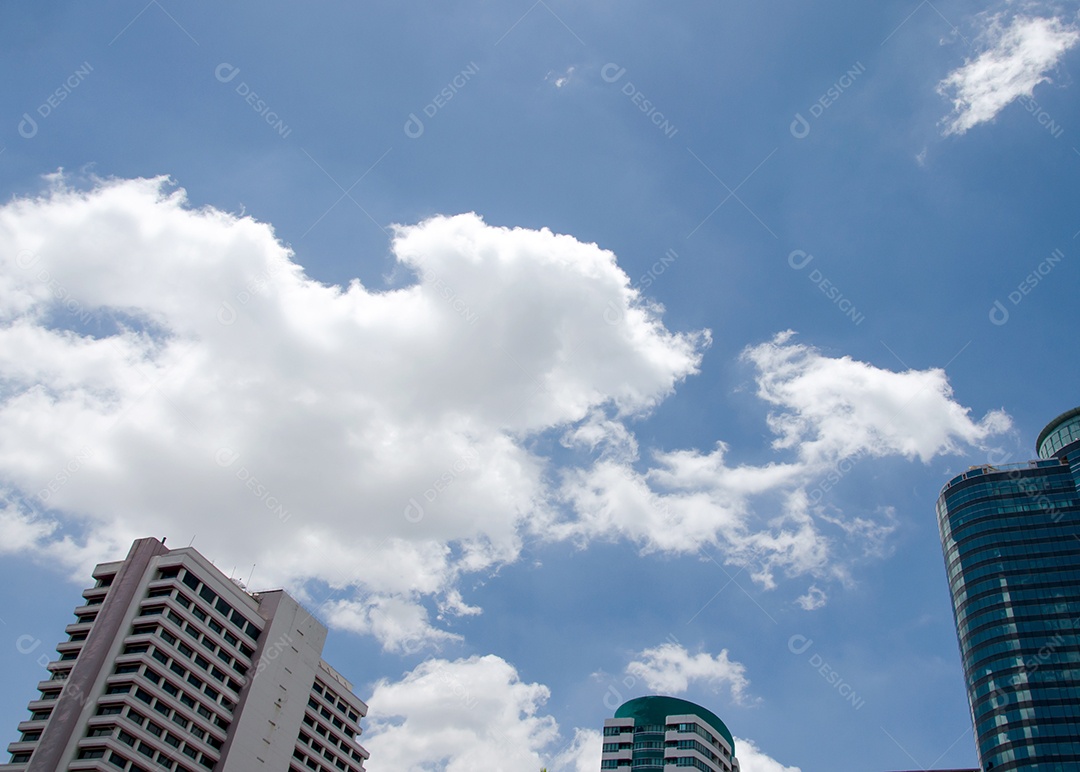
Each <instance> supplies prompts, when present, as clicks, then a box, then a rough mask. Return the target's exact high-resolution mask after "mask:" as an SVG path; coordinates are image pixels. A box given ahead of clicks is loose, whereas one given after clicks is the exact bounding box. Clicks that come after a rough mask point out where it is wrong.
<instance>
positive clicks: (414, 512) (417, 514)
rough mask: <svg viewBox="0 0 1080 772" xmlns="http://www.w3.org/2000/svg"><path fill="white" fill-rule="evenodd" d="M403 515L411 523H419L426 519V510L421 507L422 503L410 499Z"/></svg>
mask: <svg viewBox="0 0 1080 772" xmlns="http://www.w3.org/2000/svg"><path fill="white" fill-rule="evenodd" d="M402 514H403V515H405V519H406V520H408V521H409V522H410V523H419V522H420V521H421V520H423V519H424V508H423V507H422V506H420V502H419V501H417V500H416V499H409V503H408V504H406V505H405V510H404V511H403V512H402Z"/></svg>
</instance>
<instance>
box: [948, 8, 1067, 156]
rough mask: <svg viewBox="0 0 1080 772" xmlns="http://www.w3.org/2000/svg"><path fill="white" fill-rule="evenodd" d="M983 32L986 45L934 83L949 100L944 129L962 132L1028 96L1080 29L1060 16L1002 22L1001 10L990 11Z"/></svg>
mask: <svg viewBox="0 0 1080 772" xmlns="http://www.w3.org/2000/svg"><path fill="white" fill-rule="evenodd" d="M983 38H984V43H985V46H986V47H985V50H983V51H982V53H980V54H979V56H978V57H976V58H975V59H969V60H967V61H966V62H965V63H964V65H963V66H962V67H959V68H958V69H956V70H954V71H953V72H951V73H949V75H948V76H947V77H946V78H945V79H944V80H942V81H941V83H939V84H938V87H937V89H938V93H939V94H941V95H942V96H948V97H949V98H951V99H952V102H953V113H952V115H951V116H949V117H948V118H946V119H945V121H944V123H945V132H944V133H945V134H946V135H949V134H963V133H965V132H966V131H967V130H968V129H970V128H971V127H973V126H976V125H978V124H980V123H984V122H986V121H990V120H993V118H994V117H995V116H996V115H997V114H998V113H999V112H1001V111H1002V109H1004V108H1005V106H1006V105H1008V104H1009V103H1010V102H1012V101H1013V100H1014V99H1016V98H1017V97H1020V96H1031V95H1032V91H1033V90H1034V88H1035V86H1037V85H1038V84H1040V83H1042V82H1044V81H1047V80H1049V79H1050V78H1049V77H1048V76H1047V73H1048V72H1049V71H1050V70H1051V69H1053V68H1054V67H1055V66H1056V65H1057V63H1058V62H1059V61H1060V60H1061V58H1062V56H1064V54H1065V52H1066V51H1068V50H1069V49H1070V48H1072V47H1073V46H1074V45H1076V43H1077V41H1080V30H1078V29H1077V27H1076V26H1075V25H1073V24H1070V23H1068V22H1066V21H1064V20H1063V19H1061V18H1059V17H1052V18H1042V17H1032V16H1016V17H1015V18H1013V19H1012V21H1011V22H1010V23H1009V24H1008V25H1007V26H1006V25H1005V23H1004V22H1003V19H1002V14H994V15H992V16H988V17H987V18H986V30H985V33H984V35H983Z"/></svg>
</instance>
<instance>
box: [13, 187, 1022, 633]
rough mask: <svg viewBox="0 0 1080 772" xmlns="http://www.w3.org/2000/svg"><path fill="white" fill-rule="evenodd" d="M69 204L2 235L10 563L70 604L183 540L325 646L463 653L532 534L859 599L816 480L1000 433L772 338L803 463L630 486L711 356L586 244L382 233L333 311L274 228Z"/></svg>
mask: <svg viewBox="0 0 1080 772" xmlns="http://www.w3.org/2000/svg"><path fill="white" fill-rule="evenodd" d="M53 186H54V187H53V188H52V189H51V190H49V191H47V192H46V193H45V194H43V195H42V196H40V197H37V198H34V199H16V200H14V201H12V202H9V203H8V204H5V205H3V206H2V207H0V384H2V387H0V491H2V492H3V502H0V507H2V516H0V544H3V543H5V541H6V542H7V543H8V544H19V545H21V549H20V551H21V552H23V553H26V554H31V555H36V556H38V557H39V558H41V559H43V560H48V561H49V562H51V563H53V564H56V565H60V566H64V567H66V568H67V569H68V570H70V571H72V572H73V573H75V574H77V575H79V576H81V577H85V575H87V574H88V573H89V566H90V565H92V564H93V563H94V562H96V561H99V560H102V559H115V558H117V557H120V556H122V555H123V554H124V553H125V551H126V549H127V547H128V545H129V544H130V542H131V541H132V540H133V539H135V538H137V537H139V536H145V535H147V534H154V535H166V534H167V535H171V536H173V537H174V539H173V540H174V541H178V542H180V543H185V544H186V543H187V541H188V540H190V539H191V538H192V537H193V536H194V537H195V545H196V546H197V547H198V548H200V549H201V550H203V552H205V553H206V554H207V555H208V556H210V557H211V558H212V559H215V560H216V561H217V563H218V564H219V565H235V566H250V565H252V564H255V565H256V570H255V574H254V580H253V583H254V584H255V585H256V586H266V585H270V584H274V585H282V584H284V585H286V586H289V587H290V588H291V589H293V591H294V592H297V593H298V594H300V595H301V597H303V598H305V599H306V600H308V601H309V602H311V601H321V600H322V599H323V598H324V597H325V596H326V595H327V592H326V588H327V587H328V588H329V590H330V593H329V594H330V600H329V601H327V602H326V604H325V606H324V607H323V608H322V609H316V610H317V611H319V612H320V613H322V614H323V615H324V616H326V617H328V618H329V621H330V622H332V623H333V624H335V625H339V626H342V627H348V628H350V629H353V630H356V631H359V632H362V633H365V634H372V635H375V636H377V637H378V638H379V639H380V640H381V641H382V642H383V644H384V646H386V647H387V648H397V649H402V648H408V649H410V650H412V649H413V648H415V647H418V646H422V645H424V644H425V643H427V644H432V645H439V644H440V643H442V642H447V641H453V640H456V638H457V637H456V635H455V634H454V633H453V630H452V628H453V623H454V617H457V616H460V615H463V614H464V615H471V614H476V613H479V609H477V608H475V607H472V606H470V605H468V603H467V602H466V599H465V598H463V597H462V595H461V592H460V589H459V586H458V585H459V583H460V580H461V577H462V576H463V575H465V574H468V573H475V572H490V571H493V570H496V569H497V568H498V567H499V566H501V565H505V564H507V563H510V562H513V561H515V560H517V558H518V556H519V553H520V550H521V545H522V542H523V538H524V537H525V535H527V534H535V535H540V536H543V537H547V538H576V539H579V540H582V541H583V542H587V541H589V540H592V539H596V538H604V539H617V538H629V539H632V540H634V541H635V542H637V543H639V544H641V545H642V547H643V548H644V549H646V550H663V551H673V552H684V553H694V552H698V551H699V550H701V549H703V548H707V549H708V550H711V551H715V552H716V555H717V559H719V560H724V561H729V562H735V563H739V564H740V565H743V566H745V567H747V568H748V569H749V573H750V576H751V577H752V578H753V579H755V580H757V581H759V582H761V583H762V584H763V585H765V586H772V585H773V584H774V583H775V574H776V573H777V572H778V571H782V572H784V573H788V574H800V573H811V574H815V575H827V574H830V573H832V574H833V575H842V574H843V569H842V568H837V566H836V560H835V558H834V556H833V554H832V552H831V549H832V546H833V544H832V541H831V540H830V538H829V537H828V536H827V535H826V534H825V533H824V532H823V530H822V528H823V526H828V527H830V528H833V529H834V530H838V531H839V532H841V533H843V534H845V535H846V538H850V539H853V540H856V541H858V540H865V539H868V538H871V537H873V538H878V539H880V538H882V535H883V534H885V533H887V532H886V531H883V530H881V529H880V528H877V529H876V530H875V528H876V526H875V523H874V522H872V521H865V522H859V523H856V522H855V521H848V520H845V519H844V518H843V517H842V516H841V515H839V514H836V513H831V514H830V515H829V517H828V518H822V517H820V516H819V515H818V514H817V513H816V512H815V509H814V507H813V503H814V502H813V501H812V500H811V498H810V497H808V495H807V488H808V486H809V485H811V484H812V483H813V481H814V478H815V476H819V475H821V474H822V473H823V472H824V471H826V469H827V465H828V464H832V463H834V462H835V461H836V460H837V459H839V458H845V457H853V456H860V455H861V456H878V455H903V456H907V457H912V458H914V457H918V458H921V459H924V460H925V459H927V458H929V457H932V456H933V455H935V454H938V453H951V452H957V451H959V450H961V449H963V448H964V447H967V446H968V445H971V444H978V443H981V442H982V441H983V439H984V438H986V437H987V436H989V435H990V434H993V433H994V432H996V431H1000V429H1001V427H1003V426H1005V425H1007V418H1005V417H1004V416H1003V415H1001V414H997V413H993V414H990V415H988V416H987V417H985V418H984V419H983V420H982V421H979V422H975V421H972V420H971V419H970V418H969V417H968V411H967V410H966V409H965V408H963V407H961V406H960V405H958V404H957V403H956V402H954V401H953V400H952V395H951V391H950V389H949V386H948V382H947V380H946V379H945V376H944V373H942V372H941V371H939V370H928V371H924V372H917V371H910V372H907V373H892V372H889V371H886V370H881V369H878V368H874V367H872V366H870V365H868V364H864V363H860V362H855V361H853V360H851V359H849V358H846V357H845V358H830V357H826V356H824V355H822V354H821V353H820V352H818V351H816V350H814V349H813V348H811V347H808V346H804V345H799V344H795V343H793V342H792V341H791V340H790V337H791V336H790V334H788V333H785V334H783V335H780V336H777V338H776V339H775V340H773V341H771V342H769V343H765V344H762V345H760V346H755V347H751V348H749V349H747V351H746V354H745V357H746V359H747V360H748V361H750V362H752V363H753V364H754V365H755V366H756V367H757V370H758V374H757V382H758V393H759V395H760V396H761V397H762V398H763V399H764V400H766V401H767V402H768V403H769V404H770V405H772V407H773V408H774V410H773V413H772V415H770V418H769V425H770V426H771V427H772V429H773V431H774V432H776V434H777V441H776V443H775V445H776V448H777V450H778V451H781V452H782V453H785V454H787V455H789V456H790V458H788V459H787V460H784V461H776V462H773V463H769V464H765V465H761V466H753V465H744V464H736V465H732V464H730V463H729V462H728V460H727V459H728V455H729V452H730V451H729V448H728V446H727V445H726V444H725V443H723V442H718V443H717V445H716V446H715V448H714V449H713V450H712V451H710V452H707V453H703V452H700V451H697V450H694V449H686V450H670V451H665V452H655V451H654V452H652V453H650V454H648V456H647V458H646V461H647V462H648V464H650V465H651V466H650V467H648V468H645V469H644V470H640V469H638V468H636V466H635V465H637V464H639V463H640V462H639V449H638V442H637V439H636V438H635V437H634V434H633V433H632V431H631V430H630V429H629V427H628V421H630V420H633V419H634V418H635V417H637V416H640V415H643V414H646V413H648V412H649V411H650V410H651V409H652V408H653V407H655V406H656V405H657V404H659V403H660V402H661V401H662V400H664V399H665V398H667V397H668V396H669V395H670V394H671V393H672V392H673V390H674V389H675V387H676V385H677V384H678V383H679V381H680V380H681V379H683V378H686V377H687V376H689V375H692V374H694V373H695V372H697V369H698V366H699V363H700V360H701V356H702V352H703V350H704V349H705V347H706V346H707V345H708V343H709V333H708V331H700V332H696V333H672V332H670V331H668V330H667V329H666V328H665V327H664V325H663V323H662V322H661V319H660V313H661V309H659V308H658V307H655V306H651V305H649V304H648V302H647V301H646V300H645V299H644V298H642V297H641V295H640V294H639V292H638V291H637V290H636V289H634V288H633V287H631V285H630V281H629V278H628V277H627V276H626V274H625V273H624V272H623V271H622V270H621V269H620V268H619V267H618V265H617V264H616V261H615V256H614V255H613V254H612V253H610V252H608V251H605V250H603V249H600V248H599V247H597V246H596V245H595V244H584V243H582V242H579V241H577V240H576V239H574V238H572V237H570V236H565V235H556V234H553V233H551V232H550V231H548V230H546V229H545V230H539V231H537V230H527V229H522V228H514V229H510V228H501V227H494V226H489V225H486V224H485V223H484V222H483V221H482V220H481V219H480V218H479V217H477V216H476V215H473V214H467V215H459V216H456V217H435V218H432V219H431V220H428V221H425V222H423V223H420V224H418V225H412V226H399V227H397V228H396V230H395V236H394V239H393V243H392V249H393V254H394V256H395V258H396V259H397V261H398V262H399V264H400V265H401V266H402V267H403V269H404V270H405V271H406V272H407V273H408V274H409V275H410V277H413V280H412V282H411V283H408V284H405V285H404V286H397V287H394V288H390V289H382V290H371V289H368V288H366V287H364V286H363V285H362V284H361V283H360V282H358V281H354V282H352V283H351V284H350V285H349V286H347V287H338V286H326V285H323V284H320V283H319V282H317V281H314V280H312V279H311V278H309V277H307V276H305V275H304V273H303V270H302V269H301V267H300V266H299V265H297V264H296V263H295V262H294V260H293V257H294V256H293V254H292V253H291V252H290V251H289V249H288V248H287V247H285V246H284V245H282V244H281V243H280V242H279V241H278V240H277V239H276V238H275V236H274V233H273V231H272V230H271V229H270V227H269V226H267V225H265V224H262V223H258V222H256V221H255V220H253V219H251V218H250V217H241V216H236V215H232V214H229V213H225V212H221V211H218V210H214V209H212V208H204V209H199V210H195V209H192V208H191V207H190V206H188V204H187V202H186V200H185V197H184V194H183V191H172V192H170V191H169V186H168V183H167V181H166V180H164V179H154V180H118V181H108V182H97V183H95V184H94V186H93V187H92V188H91V189H89V190H86V191H76V190H72V189H68V188H66V187H64V183H63V180H62V179H54V180H53ZM542 436H543V437H546V438H553V437H560V438H561V439H562V442H563V444H564V445H565V446H566V447H567V448H569V449H570V451H571V452H570V453H568V454H565V455H569V456H572V458H573V460H572V462H566V461H562V462H560V463H559V464H557V463H556V462H555V461H553V460H552V458H549V457H547V456H544V455H541V451H540V450H537V448H543V447H545V443H542V442H541V443H538V442H534V440H535V439H536V438H539V437H542ZM582 457H584V458H585V459H586V460H585V461H581V458H582ZM573 464H578V465H577V466H575V465H573ZM837 526H839V528H837ZM710 557H712V554H710ZM312 579H314V580H318V581H319V582H320V584H319V585H318V586H319V588H320V589H319V591H318V594H317V595H315V594H313V595H312V597H308V596H306V595H305V594H304V590H305V584H306V583H307V581H308V580H312ZM433 612H437V614H438V619H437V620H435V621H433V620H432V613H433Z"/></svg>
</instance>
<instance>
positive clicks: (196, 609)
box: [139, 590, 255, 659]
mask: <svg viewBox="0 0 1080 772" xmlns="http://www.w3.org/2000/svg"><path fill="white" fill-rule="evenodd" d="M170 592H176V591H175V590H170ZM159 597H160V596H159ZM173 600H174V601H175V602H176V603H177V605H179V606H183V607H184V608H185V609H187V610H188V611H190V612H191V615H192V616H193V617H195V618H196V619H198V620H199V621H200V622H203V623H205V624H206V626H207V627H209V628H210V629H211V630H212V631H213V632H214V633H216V634H217V635H219V636H220V637H221V638H222V639H223V640H224V641H225V642H226V643H227V644H229V645H230V646H232V647H233V648H234V649H237V650H238V651H239V652H240V653H241V654H243V655H244V656H245V657H247V658H248V659H251V656H252V655H253V654H254V653H255V650H254V649H253V648H252V647H251V646H248V645H247V644H246V643H243V642H242V641H241V640H240V639H239V638H237V637H236V636H235V635H234V634H233V633H232V632H230V631H229V630H227V629H225V627H224V626H223V625H222V624H221V622H219V621H217V619H215V618H214V617H212V616H210V615H209V614H207V613H206V612H205V611H203V609H202V608H201V607H200V606H198V605H197V604H194V603H192V601H190V600H189V599H188V598H187V597H186V596H185V595H184V594H183V593H180V592H177V593H176V596H175V598H173ZM143 603H144V605H143V607H142V609H140V611H139V616H140V617H152V616H161V615H162V614H164V615H165V616H167V617H168V618H169V619H170V620H171V621H172V622H173V623H174V624H175V625H176V626H177V627H183V626H184V624H185V622H184V618H183V617H182V616H180V615H179V614H177V613H176V612H175V611H173V610H172V609H171V608H167V607H166V606H165V605H164V604H154V605H146V601H144V602H143ZM186 624H187V625H191V622H190V621H188V622H187V623H186Z"/></svg>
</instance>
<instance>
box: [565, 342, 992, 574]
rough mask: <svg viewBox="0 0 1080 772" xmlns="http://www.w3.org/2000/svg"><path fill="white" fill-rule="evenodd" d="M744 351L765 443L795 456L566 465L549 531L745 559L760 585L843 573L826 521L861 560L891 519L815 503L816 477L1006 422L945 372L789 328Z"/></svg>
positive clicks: (691, 456) (940, 445)
mask: <svg viewBox="0 0 1080 772" xmlns="http://www.w3.org/2000/svg"><path fill="white" fill-rule="evenodd" d="M743 358H744V359H745V360H746V361H748V362H750V363H752V364H753V365H754V366H755V368H756V371H757V372H756V376H755V380H756V383H757V394H758V396H759V397H760V398H761V399H762V400H764V401H765V402H766V403H768V404H770V405H772V406H773V408H774V409H773V410H772V412H771V413H770V414H769V416H768V419H767V422H768V425H769V427H770V429H771V430H772V431H773V433H774V434H775V435H776V439H775V440H774V442H773V447H774V448H775V449H776V450H778V451H782V452H784V451H786V452H790V454H791V455H792V456H793V458H792V460H790V461H787V462H772V463H769V464H766V465H762V466H752V465H734V466H733V465H730V464H729V463H728V461H727V458H726V457H727V454H728V452H729V448H728V446H727V445H726V444H724V443H718V444H717V446H716V447H715V448H714V449H713V450H712V451H711V452H709V453H702V452H700V451H697V450H678V451H669V452H654V453H653V454H652V461H653V466H652V467H651V468H650V469H648V470H646V471H644V472H642V471H639V470H637V469H636V468H635V467H634V466H633V464H632V461H633V458H632V457H631V458H626V457H613V458H612V457H607V458H605V457H601V459H600V460H598V461H597V462H596V463H594V464H593V465H592V466H591V467H588V468H584V469H572V470H566V471H565V472H564V476H563V485H562V496H563V497H564V499H565V500H566V501H567V502H569V503H570V505H571V507H572V508H573V510H574V511H575V512H576V513H577V517H576V519H574V520H572V521H566V522H562V523H560V524H558V526H557V527H556V528H555V529H554V530H555V532H556V533H558V534H559V535H561V536H565V537H577V538H580V539H595V538H608V539H611V538H617V537H620V536H621V537H626V538H630V539H632V540H634V541H635V542H637V543H639V544H640V545H641V546H642V548H643V550H644V551H665V552H681V553H699V552H700V553H703V554H704V555H706V556H707V557H708V558H711V559H720V560H723V561H724V562H727V563H732V564H736V565H740V566H743V567H744V568H747V569H748V570H749V572H750V576H751V577H752V578H753V579H754V580H756V581H758V582H760V583H761V584H762V585H763V586H765V587H772V586H774V585H775V574H776V572H777V571H782V572H784V573H786V574H789V575H799V574H812V575H821V576H825V575H830V576H833V577H835V578H839V579H841V580H846V579H847V572H848V569H847V567H846V566H845V565H842V564H840V563H838V562H837V561H838V558H837V556H836V555H834V554H833V551H834V547H835V539H833V538H832V537H830V536H828V535H827V534H826V533H825V531H826V530H833V531H836V532H837V533H838V535H839V536H842V537H843V538H844V539H846V540H848V541H851V542H852V543H853V544H854V551H855V554H856V555H858V556H859V558H862V557H865V556H867V555H872V554H883V553H885V552H887V548H886V546H885V539H886V538H887V537H888V535H889V534H890V533H891V532H892V530H893V529H894V528H895V523H894V521H893V517H892V513H891V511H890V510H888V509H887V508H885V509H883V510H882V511H881V514H880V515H879V516H878V517H877V518H876V519H873V518H869V517H861V518H854V519H852V518H845V517H844V516H843V513H840V512H837V511H834V510H831V511H828V512H826V511H824V509H823V508H822V507H820V506H818V501H819V499H820V498H821V491H822V484H823V482H824V483H828V484H829V485H833V484H835V483H836V482H837V481H838V480H839V479H840V478H842V477H843V475H844V474H846V473H847V472H848V471H849V470H850V468H851V467H852V465H853V463H854V461H855V460H857V459H860V458H873V457H884V456H902V457H906V458H911V459H914V458H918V459H921V460H922V461H924V462H925V461H929V460H930V459H931V458H933V457H935V456H937V455H942V454H951V453H959V452H962V451H963V450H965V449H967V448H970V447H972V446H976V447H979V446H981V445H982V444H983V443H984V442H985V441H986V440H987V439H988V438H990V437H991V436H993V435H995V434H998V433H1001V432H1003V431H1005V430H1006V429H1008V428H1009V426H1010V420H1009V418H1008V416H1007V415H1005V414H1004V413H1003V412H1000V411H992V412H990V413H988V414H987V415H986V416H984V417H983V418H982V419H981V420H979V421H975V420H973V419H972V418H971V417H970V416H969V413H970V411H969V410H968V409H967V408H964V407H962V406H961V405H960V404H958V403H957V402H955V401H954V400H953V396H952V388H951V387H950V386H949V383H948V379H947V378H946V376H945V373H944V371H943V370H940V369H930V370H923V371H918V370H908V371H906V372H900V373H897V372H892V371H889V370H885V369H881V368H877V367H874V366H872V365H869V364H866V363H864V362H857V361H855V360H853V359H851V358H850V357H827V356H825V355H824V354H822V353H821V352H820V351H818V350H817V349H815V348H813V347H811V346H807V345H804V344H800V343H796V342H794V341H793V333H791V332H785V333H781V334H779V335H777V336H776V337H775V338H774V339H773V340H772V341H770V342H767V343H763V344H760V345H757V346H752V347H749V348H747V349H746V351H745V352H744V353H743ZM714 553H718V554H719V558H717V557H716V555H715V554H714Z"/></svg>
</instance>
